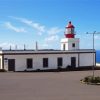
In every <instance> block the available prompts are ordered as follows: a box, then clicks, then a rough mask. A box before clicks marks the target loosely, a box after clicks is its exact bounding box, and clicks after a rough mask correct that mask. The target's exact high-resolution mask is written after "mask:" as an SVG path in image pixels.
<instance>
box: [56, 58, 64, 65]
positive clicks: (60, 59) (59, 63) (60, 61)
mask: <svg viewBox="0 0 100 100" xmlns="http://www.w3.org/2000/svg"><path fill="white" fill-rule="evenodd" d="M62 61H63V59H62V58H61V57H59V58H58V59H57V64H58V67H59V66H62Z"/></svg>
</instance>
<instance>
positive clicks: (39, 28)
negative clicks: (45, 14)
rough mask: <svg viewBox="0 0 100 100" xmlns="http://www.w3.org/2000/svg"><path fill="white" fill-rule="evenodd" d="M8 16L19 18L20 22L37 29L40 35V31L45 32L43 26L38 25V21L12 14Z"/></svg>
mask: <svg viewBox="0 0 100 100" xmlns="http://www.w3.org/2000/svg"><path fill="white" fill-rule="evenodd" d="M10 17H11V18H14V19H16V20H19V21H20V22H22V23H24V24H26V25H28V26H30V27H32V28H33V29H35V30H36V31H37V34H39V35H42V33H44V32H45V26H44V25H40V23H35V22H33V21H31V20H28V19H25V18H18V17H13V16H10Z"/></svg>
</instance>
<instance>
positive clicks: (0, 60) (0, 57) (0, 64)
mask: <svg viewBox="0 0 100 100" xmlns="http://www.w3.org/2000/svg"><path fill="white" fill-rule="evenodd" d="M0 69H2V55H0Z"/></svg>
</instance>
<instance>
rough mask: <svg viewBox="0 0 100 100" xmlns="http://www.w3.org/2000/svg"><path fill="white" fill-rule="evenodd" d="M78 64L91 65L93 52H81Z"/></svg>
mask: <svg viewBox="0 0 100 100" xmlns="http://www.w3.org/2000/svg"><path fill="white" fill-rule="evenodd" d="M79 56H80V57H79V58H80V60H79V64H80V65H79V66H80V67H81V66H93V53H81V54H79ZM94 64H95V54H94Z"/></svg>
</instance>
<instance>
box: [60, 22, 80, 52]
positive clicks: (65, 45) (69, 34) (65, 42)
mask: <svg viewBox="0 0 100 100" xmlns="http://www.w3.org/2000/svg"><path fill="white" fill-rule="evenodd" d="M74 29H75V27H74V26H73V25H72V23H71V21H70V22H69V23H68V25H67V26H66V27H65V32H64V33H65V34H64V35H65V38H63V39H61V50H77V49H79V38H75V31H74Z"/></svg>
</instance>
